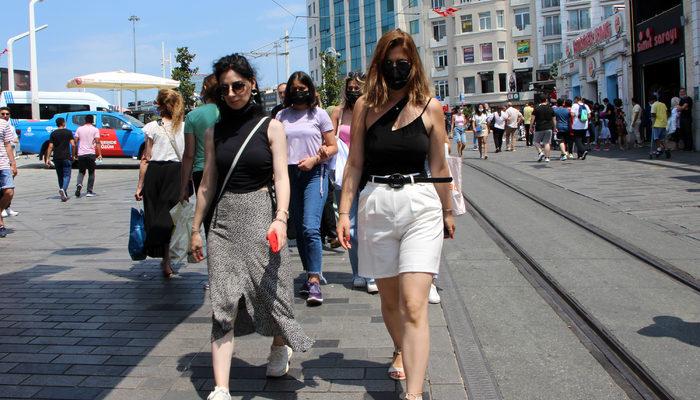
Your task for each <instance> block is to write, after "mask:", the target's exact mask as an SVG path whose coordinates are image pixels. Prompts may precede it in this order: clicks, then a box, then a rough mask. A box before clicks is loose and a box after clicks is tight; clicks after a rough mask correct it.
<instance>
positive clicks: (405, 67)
mask: <svg viewBox="0 0 700 400" xmlns="http://www.w3.org/2000/svg"><path fill="white" fill-rule="evenodd" d="M394 67H395V68H396V69H398V70H399V71H401V72H408V71H410V70H411V62H410V61H408V60H406V59H401V60H396V62H393V61H391V60H388V59H387V60H384V63H383V64H382V68H384V69H385V70H390V69H392V68H394Z"/></svg>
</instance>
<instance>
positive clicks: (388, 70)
mask: <svg viewBox="0 0 700 400" xmlns="http://www.w3.org/2000/svg"><path fill="white" fill-rule="evenodd" d="M410 74H411V63H410V62H408V61H407V60H399V61H397V62H396V64H394V63H393V62H392V61H391V60H386V61H384V64H382V75H383V76H384V80H385V81H386V83H387V84H388V85H389V87H390V88H391V89H392V90H401V89H403V88H404V87H405V86H406V84H408V76H409V75H410Z"/></svg>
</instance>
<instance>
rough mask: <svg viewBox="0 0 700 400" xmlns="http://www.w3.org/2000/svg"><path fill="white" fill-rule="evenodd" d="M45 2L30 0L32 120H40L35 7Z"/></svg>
mask: <svg viewBox="0 0 700 400" xmlns="http://www.w3.org/2000/svg"><path fill="white" fill-rule="evenodd" d="M40 1H43V0H29V84H30V85H31V91H32V119H39V117H40V114H39V74H38V69H37V62H36V22H35V19H34V5H35V4H36V3H38V2H40Z"/></svg>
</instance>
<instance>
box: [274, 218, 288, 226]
mask: <svg viewBox="0 0 700 400" xmlns="http://www.w3.org/2000/svg"><path fill="white" fill-rule="evenodd" d="M275 221H279V222H281V223H283V224H285V225H287V221H285V220H283V219H282V218H275V219H273V220H272V222H275Z"/></svg>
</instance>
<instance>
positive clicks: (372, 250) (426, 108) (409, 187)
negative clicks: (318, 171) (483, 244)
mask: <svg viewBox="0 0 700 400" xmlns="http://www.w3.org/2000/svg"><path fill="white" fill-rule="evenodd" d="M423 71H424V70H423V66H422V65H421V61H420V58H419V56H418V51H417V49H416V46H415V44H414V42H413V40H412V39H411V36H410V35H408V34H406V33H405V32H402V31H401V30H398V29H396V30H392V31H390V32H387V33H386V34H385V35H384V36H383V37H382V38H381V39H380V40H379V42H378V43H377V47H376V50H375V53H374V58H373V60H372V63H371V66H370V67H369V73H368V75H367V80H366V86H365V91H364V93H365V95H364V96H363V97H361V98H360V99H359V100H358V101H357V103H356V104H355V112H354V116H353V122H352V134H351V135H350V138H351V142H352V145H351V146H350V155H349V158H348V162H347V164H346V167H345V174H344V177H343V191H342V197H341V201H340V206H339V214H340V218H339V220H338V238H339V239H340V242H341V244H342V245H343V247H345V248H346V249H347V248H349V247H350V246H351V245H350V219H349V217H348V215H349V212H350V207H351V205H352V200H353V196H354V194H355V193H356V191H357V189H358V187H359V188H362V187H363V186H364V188H363V189H362V191H361V192H360V199H359V207H358V239H359V247H360V249H359V250H360V251H359V252H360V254H359V256H360V265H359V273H360V275H361V276H366V277H370V278H375V279H376V280H377V285H378V287H379V295H380V297H381V301H382V316H383V317H384V323H385V325H386V327H387V330H388V331H389V335H390V336H391V339H392V341H393V342H394V346H395V349H396V351H395V352H394V357H393V360H392V364H391V367H390V368H389V376H390V377H391V378H392V379H396V380H404V379H406V381H407V382H406V398H407V399H412V400H415V399H422V391H423V381H424V379H425V370H426V368H427V365H428V355H429V354H430V340H429V329H428V301H427V299H428V292H429V290H430V284H431V282H432V280H433V275H435V274H437V273H438V269H439V265H440V255H441V252H442V243H443V238H444V237H450V238H451V237H453V236H454V229H455V227H454V220H453V217H452V209H451V203H452V201H451V198H450V192H449V185H448V183H449V182H450V181H451V180H452V178H450V177H449V171H448V167H447V162H446V160H445V151H444V143H445V141H446V140H447V133H446V131H445V123H444V118H445V117H444V114H443V112H442V107H441V105H440V103H439V102H438V101H435V100H433V99H431V98H430V94H429V93H430V86H429V84H428V80H427V77H426V76H425V74H424V72H423ZM426 159H427V160H428V166H429V168H430V172H431V174H430V176H431V178H428V174H427V173H426V171H425V163H426Z"/></svg>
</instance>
